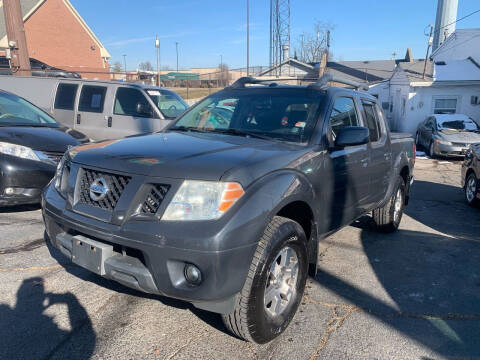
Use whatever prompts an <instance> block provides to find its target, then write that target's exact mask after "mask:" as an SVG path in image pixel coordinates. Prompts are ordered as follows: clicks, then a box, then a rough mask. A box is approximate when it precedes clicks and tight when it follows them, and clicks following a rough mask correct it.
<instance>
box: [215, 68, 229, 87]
mask: <svg viewBox="0 0 480 360" xmlns="http://www.w3.org/2000/svg"><path fill="white" fill-rule="evenodd" d="M218 70H219V74H218V80H219V81H220V84H221V85H222V86H226V85H228V82H229V80H230V73H229V68H228V65H227V64H225V63H222V64H220V65H218Z"/></svg>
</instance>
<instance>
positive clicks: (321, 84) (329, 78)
mask: <svg viewBox="0 0 480 360" xmlns="http://www.w3.org/2000/svg"><path fill="white" fill-rule="evenodd" d="M330 82H336V83H340V84H345V85H349V86H352V87H353V88H354V89H355V90H364V91H368V85H366V84H362V83H359V82H356V81H353V80H350V79H345V78H342V77H340V76H335V75H331V74H325V75H323V76H322V77H321V78H320V79H318V80H317V81H316V82H314V83H312V84H309V85H308V87H309V88H315V89H321V90H325V89H327V88H328V87H329V85H328V83H330Z"/></svg>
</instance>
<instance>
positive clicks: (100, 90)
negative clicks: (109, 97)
mask: <svg viewBox="0 0 480 360" xmlns="http://www.w3.org/2000/svg"><path fill="white" fill-rule="evenodd" d="M106 93H107V88H106V87H104V86H95V85H83V86H82V93H81V95H80V101H79V104H78V111H84V112H93V113H102V112H103V105H104V103H105V94H106Z"/></svg>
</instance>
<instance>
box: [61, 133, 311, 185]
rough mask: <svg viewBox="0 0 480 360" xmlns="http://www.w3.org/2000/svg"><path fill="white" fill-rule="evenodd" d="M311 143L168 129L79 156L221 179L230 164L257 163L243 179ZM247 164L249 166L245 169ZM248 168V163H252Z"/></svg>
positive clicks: (84, 148)
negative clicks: (168, 130) (303, 144)
mask: <svg viewBox="0 0 480 360" xmlns="http://www.w3.org/2000/svg"><path fill="white" fill-rule="evenodd" d="M305 151H306V149H305V147H303V146H299V145H291V144H287V143H281V142H274V141H268V140H262V139H256V138H248V137H241V136H231V135H225V134H218V133H217V134H213V133H210V134H208V133H179V132H165V133H158V134H153V135H145V136H135V137H130V138H124V139H120V140H108V141H102V142H98V143H93V144H86V145H81V146H78V147H75V148H73V149H71V150H70V152H69V154H70V157H71V159H72V161H73V162H75V163H78V164H80V165H85V166H93V167H97V168H103V169H105V170H106V171H108V170H112V171H119V172H124V173H130V174H137V175H145V176H158V177H166V178H177V179H194V180H211V181H217V180H220V179H221V177H222V175H223V174H224V173H225V172H227V171H228V170H230V169H234V168H236V169H237V168H239V167H240V168H242V167H249V166H251V164H254V163H255V164H258V163H263V164H265V166H263V167H261V169H259V167H258V166H255V167H253V166H252V168H255V171H256V172H257V173H256V174H251V173H248V171H242V173H244V174H248V176H243V179H236V181H239V182H241V183H242V184H243V185H246V183H248V182H250V180H251V179H253V178H256V177H258V176H261V175H262V173H268V172H270V171H272V170H275V168H281V167H285V166H287V164H289V163H291V162H292V161H293V160H295V159H296V158H297V157H299V156H301V154H303V153H304V152H305ZM243 170H245V169H243ZM246 170H248V169H246Z"/></svg>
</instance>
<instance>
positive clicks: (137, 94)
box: [113, 87, 154, 117]
mask: <svg viewBox="0 0 480 360" xmlns="http://www.w3.org/2000/svg"><path fill="white" fill-rule="evenodd" d="M113 113H114V114H115V115H126V116H135V117H153V116H154V112H153V109H152V107H151V106H150V104H149V103H148V101H147V99H146V97H145V96H144V95H143V94H142V92H141V91H140V90H138V89H132V88H127V87H119V88H118V90H117V94H116V95H115V107H114V109H113Z"/></svg>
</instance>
